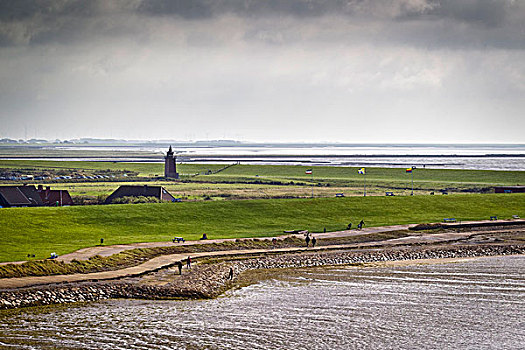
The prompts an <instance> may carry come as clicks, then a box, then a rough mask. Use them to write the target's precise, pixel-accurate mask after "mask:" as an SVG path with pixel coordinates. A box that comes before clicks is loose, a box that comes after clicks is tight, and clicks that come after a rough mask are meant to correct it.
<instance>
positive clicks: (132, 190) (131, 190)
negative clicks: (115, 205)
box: [106, 185, 175, 204]
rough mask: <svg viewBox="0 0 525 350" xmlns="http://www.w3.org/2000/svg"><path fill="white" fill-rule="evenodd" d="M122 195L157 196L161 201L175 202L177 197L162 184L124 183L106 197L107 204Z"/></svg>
mask: <svg viewBox="0 0 525 350" xmlns="http://www.w3.org/2000/svg"><path fill="white" fill-rule="evenodd" d="M122 197H155V198H157V199H159V200H161V201H170V202H175V197H173V196H172V195H171V194H170V193H169V192H168V191H167V190H166V189H165V188H164V187H162V186H148V185H143V186H140V185H136V186H135V185H123V186H120V187H119V188H117V189H116V190H115V192H113V193H112V194H110V195H109V197H108V198H106V204H110V203H112V202H113V201H114V200H115V199H117V198H122Z"/></svg>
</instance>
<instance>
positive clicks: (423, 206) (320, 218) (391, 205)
mask: <svg viewBox="0 0 525 350" xmlns="http://www.w3.org/2000/svg"><path fill="white" fill-rule="evenodd" d="M514 214H518V215H520V216H522V217H524V216H525V195H521V194H513V195H508V194H507V195H496V194H490V195H468V196H465V195H457V196H456V195H449V196H413V197H351V198H318V199H285V200H246V201H216V202H215V201H211V202H185V203H161V204H137V205H106V206H77V207H62V208H56V207H51V208H45V207H38V208H4V209H1V210H0V233H1V235H0V261H16V260H25V259H26V257H27V254H28V253H33V254H36V257H37V258H43V257H47V256H49V254H50V253H51V252H57V253H58V254H64V253H68V252H72V251H75V250H77V249H80V248H83V247H87V246H93V245H96V244H98V243H99V241H100V238H104V243H105V244H121V243H132V242H148V241H167V240H170V239H171V238H172V237H173V236H183V237H185V238H186V239H190V240H191V239H198V238H199V237H200V236H201V235H202V233H203V232H206V233H207V234H208V237H209V238H235V237H258V236H259V237H260V236H268V235H277V234H280V233H282V231H283V230H287V229H308V230H310V231H314V232H315V231H317V232H319V231H322V230H323V228H324V227H326V229H327V230H329V231H332V230H342V229H344V228H346V225H347V224H348V223H349V222H353V223H354V225H355V224H357V222H358V221H359V220H361V219H364V220H365V222H366V224H367V226H382V225H392V224H406V223H420V222H433V221H441V220H442V219H443V218H445V217H456V218H457V219H458V220H477V219H488V218H489V216H491V215H498V216H499V217H500V218H509V217H510V216H511V215H514Z"/></svg>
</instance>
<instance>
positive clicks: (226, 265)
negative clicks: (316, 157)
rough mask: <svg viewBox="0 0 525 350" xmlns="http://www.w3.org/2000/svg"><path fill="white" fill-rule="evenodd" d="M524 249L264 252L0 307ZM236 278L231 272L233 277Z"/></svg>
mask: <svg viewBox="0 0 525 350" xmlns="http://www.w3.org/2000/svg"><path fill="white" fill-rule="evenodd" d="M516 254H525V246H522V245H510V246H498V245H485V246H454V247H419V248H414V247H410V248H406V247H405V248H398V249H396V248H390V249H382V250H363V251H334V252H304V253H297V254H281V255H267V256H264V257H259V258H247V259H245V260H235V261H223V262H218V263H215V264H201V265H195V266H194V267H193V268H192V269H191V270H186V269H185V270H184V272H183V274H182V276H179V275H178V271H175V270H174V269H165V270H162V271H158V272H155V273H152V274H148V275H146V276H144V277H140V278H133V279H125V280H119V281H105V282H85V283H71V284H61V285H48V286H40V287H31V288H25V289H16V290H3V291H0V309H12V308H19V307H27V306H39V305H49V304H61V303H73V302H87V301H96V300H104V299H111V298H135V299H168V298H195V299H197V298H213V297H216V296H218V295H219V294H221V293H223V292H224V291H225V290H227V289H228V288H230V287H231V286H232V285H233V283H234V282H233V281H231V280H230V279H229V278H228V277H229V276H228V274H229V271H230V268H232V269H233V271H234V276H238V275H239V274H241V273H243V272H245V271H247V270H253V269H274V268H300V267H318V266H329V265H346V264H356V263H370V262H381V261H398V260H417V259H443V258H462V257H478V256H495V255H516ZM235 278H236V277H234V280H235Z"/></svg>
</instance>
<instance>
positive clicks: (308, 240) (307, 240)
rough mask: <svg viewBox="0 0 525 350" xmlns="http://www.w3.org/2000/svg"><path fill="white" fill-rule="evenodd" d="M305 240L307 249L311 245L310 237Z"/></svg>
mask: <svg viewBox="0 0 525 350" xmlns="http://www.w3.org/2000/svg"><path fill="white" fill-rule="evenodd" d="M304 240H305V241H306V247H307V248H308V244H310V235H306V238H305V239H304Z"/></svg>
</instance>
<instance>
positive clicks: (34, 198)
mask: <svg viewBox="0 0 525 350" xmlns="http://www.w3.org/2000/svg"><path fill="white" fill-rule="evenodd" d="M42 205H44V204H43V202H42V199H41V198H40V195H39V194H38V192H37V190H36V188H35V186H0V207H38V206H42Z"/></svg>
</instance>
